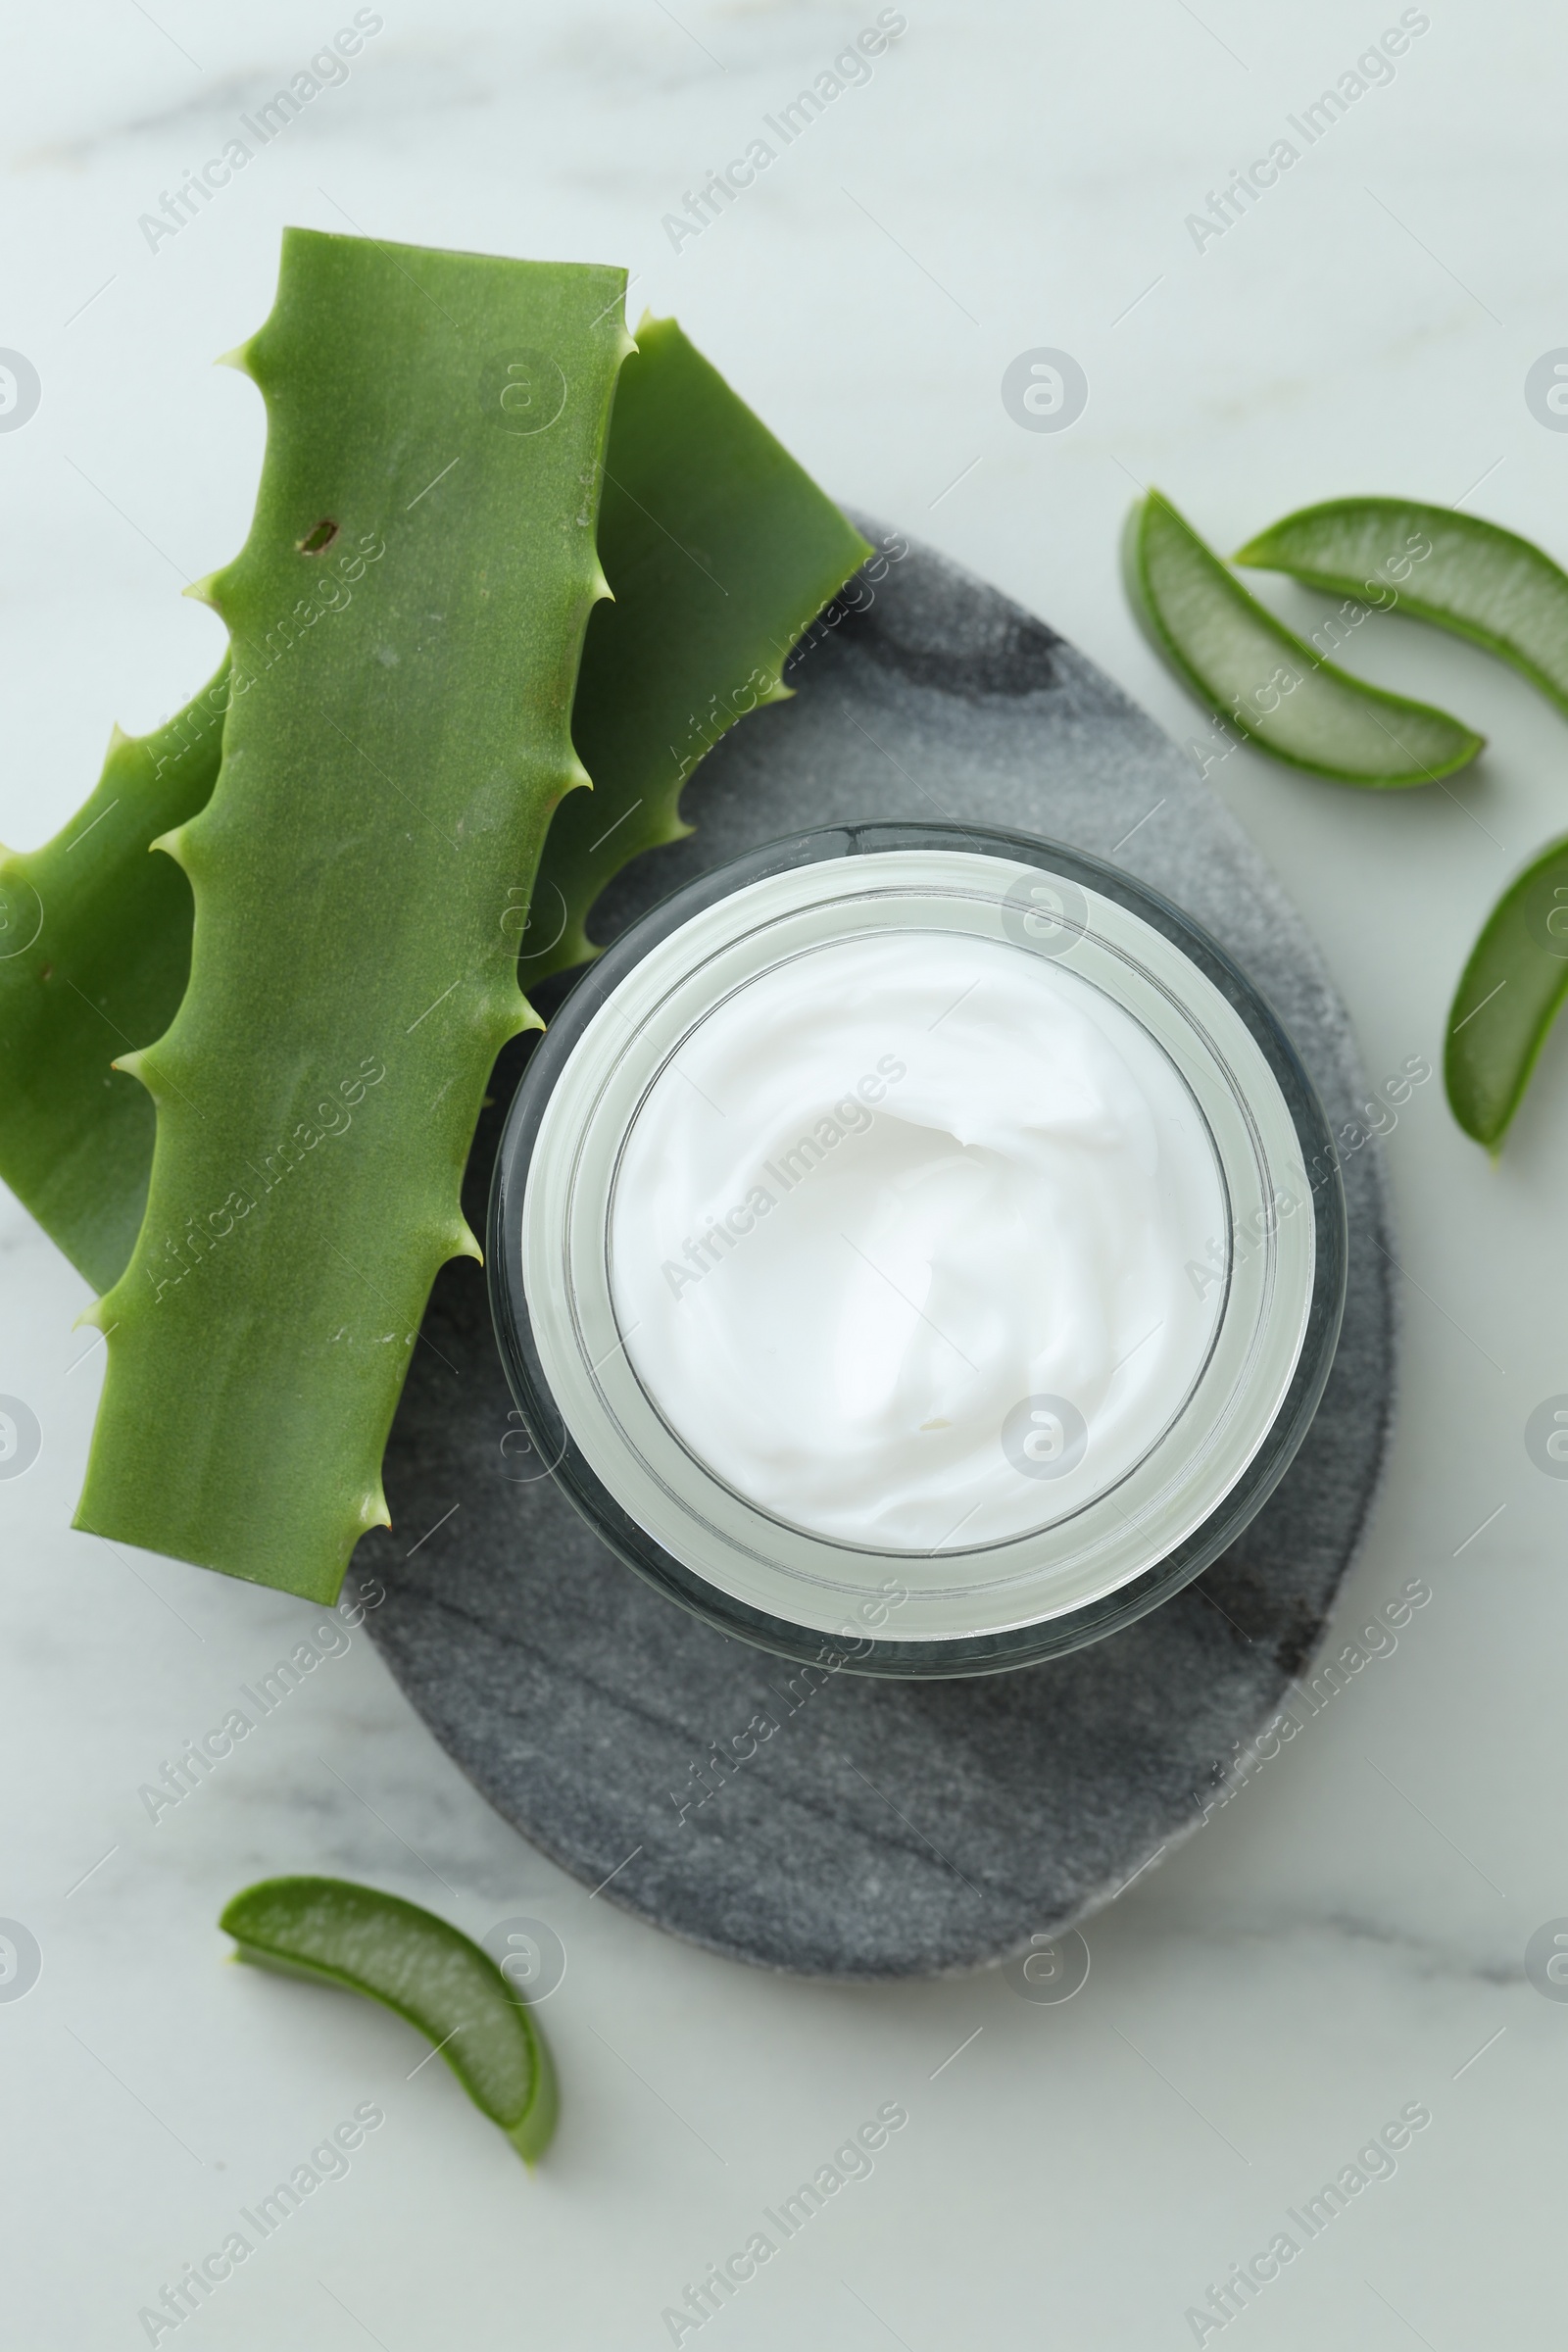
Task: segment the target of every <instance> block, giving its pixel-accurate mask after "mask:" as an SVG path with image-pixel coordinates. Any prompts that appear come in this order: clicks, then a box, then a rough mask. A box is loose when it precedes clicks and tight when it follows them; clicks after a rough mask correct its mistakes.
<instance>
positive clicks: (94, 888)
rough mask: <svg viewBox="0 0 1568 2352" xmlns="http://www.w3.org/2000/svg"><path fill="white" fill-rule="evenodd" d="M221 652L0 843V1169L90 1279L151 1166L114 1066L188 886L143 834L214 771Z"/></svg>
mask: <svg viewBox="0 0 1568 2352" xmlns="http://www.w3.org/2000/svg"><path fill="white" fill-rule="evenodd" d="M227 680H228V663H227V661H226V660H225V661H224V663H223V666H222V668H221V670H220V671H219V673H218V675H217V677H216V678H215V679H214V680H213V681H212V684H211V685H210V686H208V687H204V688H203V690H202V692H201V693H200V694H199V695H197V696H196V698H195V700H194V701H193V702H192V703H190V704H188V705H187V707H186V709H185V710H184V711H180V712H179V713H178V715H177V716H176V717H174V718H172V719H171V720H170V721H169V723H168V725H167V726H163V727H160V728H159V729H158V730H157V731H156V732H155V733H154V734H151V735H141V736H130V735H123V734H122V733H121V731H120V729H119V728H118V727H117V728H116V729H115V734H114V740H113V742H112V743H111V744H110V747H109V757H108V759H107V760H105V762H104V772H103V777H102V780H101V782H100V783H99V785H98V788H97V790H96V791H95V792H94V793H93V795H92V798H91V799H90V800H89V801H88V802H87V803H86V805H85V807H83V808H81V809H77V811H76V813H75V815H74V816H73V818H72V819H71V822H70V823H69V824H68V825H67V826H66V827H65V828H64V830H63V831H62V832H60V833H59V834H57V835H56V837H55V839H54V840H53V841H51V842H48V843H47V844H46V845H45V846H44V848H42V849H41V850H35V851H33V852H32V853H31V854H30V855H29V856H26V857H15V856H8V855H5V854H3V853H0V1176H3V1177H4V1178H5V1180H6V1182H7V1183H8V1184H9V1185H10V1187H11V1189H12V1191H13V1192H14V1193H16V1194H18V1195H19V1197H20V1198H21V1199H22V1200H24V1201H25V1202H26V1204H27V1206H28V1207H29V1208H30V1209H31V1211H32V1213H33V1215H34V1216H35V1217H36V1218H37V1219H38V1222H39V1223H40V1225H42V1226H43V1227H44V1228H45V1229H46V1231H48V1232H49V1233H51V1234H53V1236H54V1237H55V1239H56V1241H57V1242H59V1244H60V1246H61V1248H62V1249H63V1250H65V1252H66V1254H67V1256H68V1257H70V1258H71V1259H72V1260H73V1263H74V1264H75V1265H77V1266H78V1267H79V1268H80V1269H81V1271H82V1273H83V1274H85V1275H86V1277H87V1279H88V1281H89V1282H90V1283H91V1284H92V1285H93V1288H94V1289H95V1290H107V1289H108V1287H109V1285H110V1284H111V1283H112V1282H114V1281H116V1280H117V1278H118V1277H119V1276H120V1275H121V1274H122V1273H123V1270H124V1267H125V1262H126V1260H127V1259H128V1258H129V1256H130V1251H131V1245H132V1243H133V1242H134V1241H135V1239H136V1228H137V1227H138V1226H139V1225H140V1223H141V1217H142V1209H143V1207H144V1205H145V1203H146V1200H147V1179H148V1177H149V1175H150V1174H151V1171H152V1164H153V1125H154V1117H155V1114H154V1110H153V1104H152V1098H151V1096H150V1095H149V1094H148V1092H147V1090H146V1088H145V1087H144V1086H141V1085H138V1083H137V1081H136V1080H135V1079H134V1078H133V1077H131V1076H130V1075H129V1074H128V1073H127V1072H125V1071H122V1070H117V1069H113V1068H111V1066H110V1065H111V1063H112V1062H113V1061H114V1059H115V1056H116V1055H117V1054H125V1053H128V1052H129V1051H130V1050H131V1049H132V1048H133V1047H136V1046H144V1045H147V1044H149V1043H150V1042H151V1041H152V1039H154V1038H155V1037H158V1036H161V1035H162V1033H163V1031H164V1030H165V1029H167V1028H168V1026H169V1023H170V1021H171V1020H172V1018H173V1015H174V1012H175V1009H176V1007H177V1006H178V1004H179V1000H180V998H181V997H182V996H183V995H184V993H185V979H186V975H187V973H188V971H189V969H190V923H191V897H190V884H189V883H188V882H187V881H186V879H185V877H184V875H183V874H182V873H181V872H180V870H179V868H178V866H177V865H175V864H174V862H173V860H172V858H149V856H148V855H147V848H148V844H149V842H151V841H152V840H154V839H155V838H156V836H157V835H159V834H160V833H167V832H170V831H171V830H172V828H173V827H175V826H177V825H182V824H183V823H184V822H185V821H186V819H187V818H188V817H192V816H194V815H195V814H196V812H197V810H198V809H202V808H204V807H205V805H206V803H207V800H208V797H209V795H210V794H211V792H212V789H213V786H214V784H215V783H216V782H217V779H218V761H219V753H220V749H221V743H222V735H223V712H224V710H225V709H226V707H227V701H228V693H227Z"/></svg>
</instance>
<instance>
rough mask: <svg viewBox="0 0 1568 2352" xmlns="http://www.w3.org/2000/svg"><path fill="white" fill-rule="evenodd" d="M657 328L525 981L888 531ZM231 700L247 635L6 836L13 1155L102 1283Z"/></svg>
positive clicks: (515, 934)
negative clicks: (23, 835) (42, 840)
mask: <svg viewBox="0 0 1568 2352" xmlns="http://www.w3.org/2000/svg"><path fill="white" fill-rule="evenodd" d="M638 333H639V338H640V340H639V348H638V350H637V352H636V353H635V354H633V355H632V356H631V357H629V358H628V359H627V361H626V363H625V366H624V368H622V370H621V376H620V380H619V384H618V386H617V389H616V394H615V408H614V413H613V417H612V421H611V432H610V447H609V451H608V454H607V456H606V459H605V488H604V500H603V504H602V506H601V510H600V519H599V552H600V561H601V563H602V564H603V565H604V567H605V571H606V575H607V577H608V578H609V581H610V584H611V588H612V591H613V597H614V602H613V603H610V602H608V601H607V602H602V603H600V604H598V605H596V606H595V607H594V611H593V614H592V617H591V619H590V621H589V625H588V635H587V640H586V643H585V646H584V650H583V659H582V665H581V668H580V670H579V673H578V678H577V686H576V697H575V701H574V703H573V706H572V732H573V736H574V738H575V741H576V745H577V750H578V753H579V756H580V757H581V758H582V759H583V760H584V763H585V764H586V765H587V766H588V768H589V772H590V774H591V776H592V778H593V785H594V789H593V791H592V793H591V794H590V793H568V794H567V796H566V798H565V800H564V801H563V802H562V804H561V806H560V807H559V808H558V809H557V810H556V813H555V815H554V817H553V818H552V820H551V824H550V830H549V833H548V834H547V836H546V841H545V853H544V858H543V860H542V863H541V868H540V874H539V878H538V880H537V882H536V884H535V886H534V889H533V893H532V906H533V911H532V912H530V907H529V894H528V892H527V890H526V889H525V888H522V887H520V886H518V887H517V888H516V889H515V895H513V896H511V897H509V901H508V907H507V911H506V914H505V916H504V918H503V919H504V922H505V926H506V930H507V933H508V937H509V939H510V941H511V943H512V945H513V946H515V945H517V943H518V942H519V941H520V943H521V947H522V951H523V955H522V965H521V971H522V978H523V982H524V985H525V986H529V985H532V984H533V983H535V982H537V981H539V980H541V979H543V978H544V977H545V976H546V975H547V974H548V973H550V972H553V971H556V970H558V969H560V968H562V967H563V966H564V965H567V964H570V963H572V962H575V961H579V960H581V958H582V957H583V956H587V955H589V954H591V953H592V949H591V946H590V943H589V941H588V937H587V932H586V927H585V926H586V918H587V915H588V911H589V908H590V907H591V905H592V903H593V901H594V899H595V898H596V897H597V895H598V893H599V892H600V890H602V889H603V887H604V885H605V883H606V882H607V881H609V880H610V879H611V878H612V877H613V874H614V873H615V872H617V871H618V870H619V868H620V866H621V865H623V864H624V863H625V862H626V860H627V859H628V858H631V857H633V856H634V855H636V854H637V852H639V851H640V850H643V849H646V848H650V847H652V846H654V845H655V844H656V843H659V842H662V841H669V840H673V839H675V838H677V837H678V836H679V835H680V834H681V833H683V832H684V831H685V830H686V828H685V827H684V826H683V825H682V824H681V822H680V821H679V817H678V814H677V803H678V797H679V792H680V786H681V782H682V779H683V777H684V776H685V774H686V773H688V772H689V770H690V767H691V765H692V763H693V761H694V760H695V759H696V758H697V757H698V756H699V754H700V753H701V752H702V751H703V750H705V749H707V748H708V746H709V745H710V744H711V743H712V742H714V741H716V740H717V737H718V735H719V734H720V733H721V732H722V731H723V729H724V728H725V727H726V726H728V725H729V724H731V723H733V720H734V719H735V718H737V717H739V716H740V715H741V713H742V712H743V711H746V710H747V709H749V708H750V707H751V706H752V705H753V703H765V702H772V701H777V700H779V699H780V698H781V696H783V695H785V694H787V692H788V689H787V688H783V687H781V686H780V685H779V683H778V669H779V663H780V662H781V660H782V657H783V655H784V654H785V653H787V652H788V650H789V648H790V646H791V645H793V644H794V643H795V641H796V639H797V638H798V637H799V635H800V634H801V631H802V629H803V628H804V627H805V626H807V625H808V624H809V621H810V619H811V617H812V616H813V614H814V613H816V612H817V611H818V610H819V609H820V607H821V606H822V605H824V604H825V603H827V601H828V600H829V598H831V597H832V596H834V595H836V594H837V592H838V590H839V589H840V588H841V587H842V586H843V585H844V582H845V581H846V580H847V579H848V578H849V576H850V574H851V573H852V572H853V571H854V570H855V568H856V567H857V565H858V564H860V563H861V562H862V561H863V560H864V558H865V557H866V555H867V554H868V553H869V552H870V551H869V550H868V549H867V547H866V544H865V542H864V540H862V539H861V538H860V536H859V534H858V532H857V531H855V530H853V529H852V528H851V526H850V525H849V523H848V522H846V520H845V519H844V516H843V515H841V514H840V513H839V511H838V509H837V507H835V506H834V505H833V503H832V501H831V500H830V499H828V498H825V497H824V496H823V494H822V492H821V491H820V490H818V489H817V488H816V486H815V484H814V483H813V482H812V481H811V480H810V479H809V476H808V475H807V474H806V473H804V472H803V471H802V469H801V467H800V466H797V465H796V464H795V462H794V460H793V459H792V458H790V457H789V456H788V455H787V453H786V452H785V451H784V450H783V449H782V448H781V447H780V446H779V444H778V442H777V441H775V440H774V438H773V436H772V434H771V433H769V432H768V431H767V430H766V428H765V426H763V425H762V424H761V423H760V420H759V419H758V418H757V417H755V416H754V415H753V413H752V411H751V410H750V409H748V408H747V406H746V404H745V402H744V401H742V400H741V399H739V398H738V396H737V395H736V394H735V393H734V392H732V391H731V390H730V389H729V387H728V386H727V385H726V384H725V383H724V381H723V379H722V377H721V376H719V375H718V374H717V373H716V371H715V370H714V369H713V368H711V366H710V365H709V363H708V362H707V361H706V360H705V359H704V358H703V357H702V355H701V353H699V352H698V351H696V350H695V349H694V348H693V346H692V345H691V343H689V342H688V340H687V339H686V337H685V335H684V334H682V332H681V330H680V328H679V327H678V326H677V325H676V324H675V322H674V321H673V320H672V319H660V320H650V319H644V321H643V323H642V325H641V327H640V328H639V330H638ZM432 495H435V494H434V493H432ZM356 567H358V568H359V569H360V570H361V572H362V574H363V575H364V576H368V575H369V571H370V570H371V569H372V568H373V567H370V566H368V565H366V564H364V561H363V559H361V558H359V557H358V556H357V555H341V554H338V553H337V552H336V551H335V550H334V551H326V554H325V564H324V565H323V567H322V569H323V574H324V578H323V579H320V580H318V582H317V583H316V586H317V597H316V602H317V604H318V605H319V606H325V605H326V603H327V599H328V597H331V598H332V599H333V600H334V604H333V607H332V609H331V610H330V611H325V612H323V613H322V614H321V618H322V619H323V620H324V621H326V622H327V624H328V625H330V626H332V627H337V626H338V625H340V620H339V610H338V608H339V607H340V606H341V605H342V604H343V602H344V600H352V598H353V596H354V595H355V594H356V593H357V592H359V587H360V583H359V582H356V581H355V580H353V579H352V578H350V577H349V576H347V575H349V574H352V573H353V572H354V571H355V569H356ZM342 618H344V619H346V618H347V613H346V612H345V613H343V614H342ZM273 651H274V653H275V654H276V656H277V658H278V659H279V660H281V659H282V658H283V655H284V652H285V651H286V649H284V648H282V647H281V645H280V644H279V643H278V642H277V639H276V635H275V633H274V646H273ZM258 658H259V660H261V661H263V662H265V661H266V659H267V648H266V646H265V644H264V646H263V647H262V648H261V649H260V651H259V657H258ZM228 699H229V698H228V662H227V660H226V658H225V660H224V662H223V664H222V666H221V668H220V670H219V672H218V674H217V676H216V677H215V678H214V679H213V680H212V682H211V683H210V684H209V685H208V686H207V687H205V688H204V689H203V690H202V692H201V693H200V694H198V695H197V696H196V697H195V698H194V699H193V700H192V701H191V702H190V703H189V704H188V705H187V706H186V708H185V709H184V710H183V711H179V712H178V713H177V714H176V715H175V716H174V717H173V718H172V719H171V720H170V721H169V722H168V724H167V725H165V726H163V727H161V728H159V729H158V730H157V731H156V732H155V733H153V734H151V735H146V736H140V737H136V738H131V737H127V736H123V735H122V734H121V733H120V732H119V730H118V729H117V730H116V734H115V740H114V743H113V745H112V746H111V749H110V753H109V758H108V761H107V763H106V765H105V768H104V773H103V778H102V781H101V782H100V784H99V785H98V787H97V790H96V791H95V792H94V793H93V795H92V797H91V799H90V800H89V801H87V802H86V803H85V805H84V806H83V807H82V808H81V809H78V810H77V812H76V814H75V815H74V816H73V818H72V819H71V821H70V823H69V824H68V825H66V826H65V828H64V829H63V830H62V832H61V833H60V834H59V835H58V836H57V837H56V838H55V839H54V840H53V841H51V842H49V843H47V844H46V845H45V846H44V847H43V848H42V849H39V850H36V851H31V852H28V853H26V854H25V855H16V854H7V853H4V852H0V1178H3V1179H4V1181H5V1182H6V1183H7V1184H9V1185H10V1187H11V1189H12V1191H13V1192H15V1193H16V1194H17V1195H18V1197H19V1198H20V1199H21V1200H22V1201H25V1203H26V1205H27V1207H28V1208H29V1209H30V1210H31V1211H32V1213H33V1215H34V1216H35V1217H36V1218H37V1219H38V1221H39V1223H40V1224H41V1225H43V1226H44V1228H45V1230H46V1231H47V1232H48V1233H50V1234H51V1235H52V1236H53V1238H54V1240H55V1241H56V1242H57V1243H58V1245H59V1247H60V1248H61V1249H62V1250H64V1251H65V1253H66V1255H67V1256H68V1257H69V1258H71V1260H72V1261H73V1264H74V1265H75V1266H77V1267H78V1268H79V1269H80V1271H81V1272H82V1273H83V1274H85V1275H86V1277H87V1279H88V1280H89V1282H91V1283H92V1285H93V1287H94V1289H95V1290H99V1291H106V1290H108V1289H109V1287H110V1286H111V1284H113V1283H114V1282H116V1281H118V1279H119V1278H120V1276H121V1275H122V1274H123V1272H124V1269H125V1265H126V1262H127V1260H128V1259H129V1256H130V1252H131V1247H132V1244H133V1243H134V1241H135V1238H136V1231H137V1228H138V1226H139V1225H140V1223H141V1218H142V1211H143V1209H144V1207H145V1205H146V1200H147V1185H148V1179H149V1177H150V1175H151V1172H152V1159H153V1134H154V1112H153V1103H152V1098H151V1096H150V1095H149V1094H148V1093H147V1090H146V1089H145V1087H143V1086H141V1085H139V1084H138V1083H137V1081H136V1080H135V1079H134V1078H133V1077H131V1076H130V1075H128V1074H127V1073H125V1072H123V1071H120V1070H114V1069H112V1068H111V1066H110V1064H111V1060H112V1058H113V1057H114V1056H116V1055H121V1054H125V1053H127V1052H128V1051H130V1050H131V1049H133V1048H135V1047H140V1046H146V1045H150V1044H151V1043H152V1041H153V1040H154V1039H155V1038H158V1037H161V1036H162V1035H163V1033H164V1031H165V1030H166V1029H167V1028H168V1027H169V1025H170V1023H171V1022H172V1019H173V1017H174V1014H175V1013H176V1011H177V1010H178V1008H179V1001H180V998H181V997H182V996H183V995H184V992H185V983H186V979H187V977H188V975H189V970H190V934H191V894H190V885H189V883H188V882H187V881H186V879H185V876H184V875H183V873H181V871H180V870H179V868H178V866H177V865H175V863H174V862H173V860H172V858H164V857H149V856H148V854H147V853H148V848H149V845H150V844H151V843H152V842H154V841H155V840H157V839H158V838H159V837H160V836H161V835H162V834H165V833H168V832H172V831H173V830H174V829H175V828H176V827H177V826H179V825H181V824H183V823H184V822H185V821H186V820H187V819H188V818H190V817H192V816H194V815H195V814H196V813H197V811H198V810H199V809H202V808H204V807H205V806H206V803H207V801H208V800H209V799H210V797H211V795H212V790H213V786H214V785H215V784H216V782H217V781H218V768H219V757H220V752H221V742H222V726H223V715H224V712H225V711H226V709H227V707H228ZM507 879H508V881H509V884H510V882H511V877H507ZM525 926H526V928H525Z"/></svg>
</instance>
